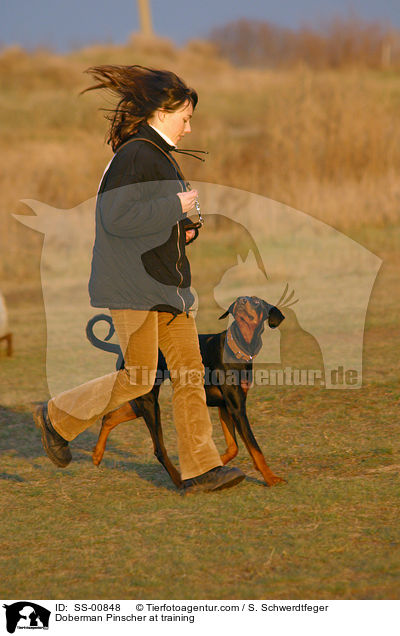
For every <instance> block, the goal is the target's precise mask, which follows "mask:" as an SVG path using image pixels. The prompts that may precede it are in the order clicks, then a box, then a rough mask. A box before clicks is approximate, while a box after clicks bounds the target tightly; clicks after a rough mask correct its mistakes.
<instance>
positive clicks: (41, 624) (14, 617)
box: [3, 601, 51, 634]
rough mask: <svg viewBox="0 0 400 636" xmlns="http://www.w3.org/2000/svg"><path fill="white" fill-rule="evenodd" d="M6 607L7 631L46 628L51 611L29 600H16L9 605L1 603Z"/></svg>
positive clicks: (10, 632)
mask: <svg viewBox="0 0 400 636" xmlns="http://www.w3.org/2000/svg"><path fill="white" fill-rule="evenodd" d="M3 607H5V609H6V621H7V631H8V633H9V634H13V633H14V632H15V630H16V629H17V627H18V628H19V629H48V628H49V618H50V614H51V612H50V611H49V610H48V609H46V608H45V607H42V606H41V605H37V603H32V602H31V601H18V602H17V603H12V604H11V605H3Z"/></svg>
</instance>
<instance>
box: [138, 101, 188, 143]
mask: <svg viewBox="0 0 400 636" xmlns="http://www.w3.org/2000/svg"><path fill="white" fill-rule="evenodd" d="M192 115H193V105H192V102H191V101H189V100H188V101H187V102H186V103H185V104H184V105H183V106H179V107H178V109H177V110H174V111H173V112H172V113H169V112H167V111H166V110H162V109H160V110H157V111H156V112H155V113H154V115H153V117H152V118H151V119H150V120H149V123H151V124H153V125H154V126H155V127H156V128H158V129H159V130H161V132H163V133H164V135H167V137H169V138H170V139H171V141H173V142H174V144H177V143H178V142H179V141H180V140H181V139H182V137H184V135H186V133H190V132H191V127H190V120H191V117H192Z"/></svg>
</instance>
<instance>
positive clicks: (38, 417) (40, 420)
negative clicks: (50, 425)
mask: <svg viewBox="0 0 400 636" xmlns="http://www.w3.org/2000/svg"><path fill="white" fill-rule="evenodd" d="M33 419H34V421H35V424H36V427H37V428H38V429H39V431H40V432H41V434H42V444H43V448H44V450H45V451H46V454H47V457H48V458H49V459H50V460H51V461H52V462H53V464H55V465H56V466H58V467H59V468H65V467H66V466H68V464H69V463H70V461H71V460H69V461H68V462H67V463H65V462H62V461H60V459H59V458H58V457H57V455H54V453H53V451H52V449H51V446H49V445H48V443H47V437H46V423H45V421H44V417H43V406H38V407H37V408H36V409H35V412H34V413H33ZM71 459H72V458H71Z"/></svg>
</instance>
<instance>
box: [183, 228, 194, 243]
mask: <svg viewBox="0 0 400 636" xmlns="http://www.w3.org/2000/svg"><path fill="white" fill-rule="evenodd" d="M185 234H186V243H189V241H191V240H192V239H193V238H194V237H195V235H196V230H186V232H185Z"/></svg>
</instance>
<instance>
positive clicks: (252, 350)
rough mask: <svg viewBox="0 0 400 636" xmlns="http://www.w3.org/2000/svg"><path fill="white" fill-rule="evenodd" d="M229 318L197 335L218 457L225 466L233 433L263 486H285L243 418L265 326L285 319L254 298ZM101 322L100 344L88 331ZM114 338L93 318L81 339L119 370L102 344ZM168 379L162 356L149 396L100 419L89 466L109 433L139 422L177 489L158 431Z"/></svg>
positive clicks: (235, 306)
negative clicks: (220, 443)
mask: <svg viewBox="0 0 400 636" xmlns="http://www.w3.org/2000/svg"><path fill="white" fill-rule="evenodd" d="M229 313H231V314H232V315H233V317H234V321H233V323H232V324H231V325H230V327H229V328H228V329H227V330H225V331H222V332H221V333H217V334H200V335H199V343H200V351H201V356H202V359H203V365H204V367H205V371H206V373H205V392H206V398H207V405H208V406H216V407H218V410H219V417H220V421H221V424H222V430H223V432H224V436H225V440H226V443H227V448H226V451H225V453H224V454H223V455H222V456H221V460H222V463H223V464H226V463H227V462H228V461H230V460H231V459H232V458H233V457H235V456H236V455H237V452H238V447H237V442H236V434H235V431H236V430H237V431H238V433H239V435H240V437H241V438H242V440H243V442H244V443H245V445H246V448H247V450H248V451H249V453H250V455H251V457H252V459H253V462H254V466H255V468H256V469H257V470H259V471H260V473H261V474H262V476H263V478H264V480H265V483H266V484H267V485H268V486H274V485H275V484H278V483H280V482H283V481H285V480H284V479H281V478H280V477H277V476H276V475H274V473H273V472H272V471H271V469H270V468H269V467H268V465H267V463H266V461H265V459H264V455H263V454H262V451H261V449H260V447H259V446H258V444H257V441H256V439H255V437H254V435H253V432H252V430H251V427H250V423H249V420H248V418H247V414H246V397H247V392H248V390H249V387H250V385H251V382H252V369H253V358H254V357H255V356H256V355H257V353H258V352H259V351H260V349H261V346H262V341H261V334H262V332H263V331H264V322H265V320H268V325H269V326H270V327H271V328H275V327H278V325H279V324H280V323H281V322H282V320H283V319H284V316H283V314H282V313H281V312H280V311H279V309H278V308H277V307H274V306H273V305H270V304H269V303H267V302H266V301H265V300H261V299H260V298H257V297H256V296H251V297H250V296H240V297H239V298H237V299H236V301H235V302H234V303H232V305H231V306H230V307H229V309H228V310H227V311H226V312H225V313H224V314H223V315H222V316H220V319H222V318H226V316H227V315H228V314H229ZM101 320H105V321H107V322H108V323H109V325H110V330H109V333H108V335H107V336H106V338H105V340H104V341H102V340H99V339H98V338H97V337H96V336H95V335H94V333H93V326H94V325H95V324H96V323H97V322H98V321H101ZM113 333H114V327H113V324H112V320H111V318H110V316H108V315H106V314H98V315H96V316H94V317H93V318H92V319H91V320H89V322H88V324H87V327H86V334H87V337H88V339H89V340H90V342H91V343H92V344H93V345H95V346H96V347H99V348H100V349H104V350H106V351H112V352H113V353H117V354H118V355H119V358H118V362H117V368H118V369H119V368H122V367H123V357H122V353H121V349H120V347H119V346H118V345H115V344H112V343H110V342H107V341H108V340H109V339H110V338H111V337H112V335H113ZM166 377H168V370H167V365H166V362H165V358H164V356H163V354H162V353H161V351H159V357H158V369H157V376H156V381H155V384H154V386H153V389H152V390H151V391H150V393H147V394H146V395H142V396H141V397H138V398H136V399H135V400H131V401H130V402H126V403H125V404H123V405H122V406H121V407H119V408H118V409H116V410H115V411H112V412H111V413H108V414H107V415H105V416H104V418H103V421H102V426H101V430H100V434H99V439H98V441H97V444H96V447H95V448H94V449H93V463H94V464H95V465H96V466H98V465H99V464H100V462H101V460H102V458H103V454H104V451H105V447H106V442H107V437H108V435H109V433H110V432H111V430H112V429H113V428H114V427H115V426H117V425H118V424H120V423H122V422H127V421H129V420H133V419H135V418H137V417H143V418H144V420H145V422H146V425H147V427H148V429H149V431H150V435H151V438H152V440H153V445H154V454H155V456H156V457H157V459H158V460H159V461H160V463H161V464H162V465H163V466H164V468H165V469H166V470H167V472H168V474H169V475H170V477H171V479H172V481H173V482H174V484H175V485H176V486H177V488H180V487H181V477H180V474H179V472H178V471H177V469H176V468H175V466H174V465H173V464H172V462H171V460H170V459H169V457H168V454H167V451H166V448H165V445H164V441H163V434H162V428H161V417H160V407H159V404H158V395H159V391H160V386H161V384H162V382H163V381H164V379H166Z"/></svg>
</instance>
